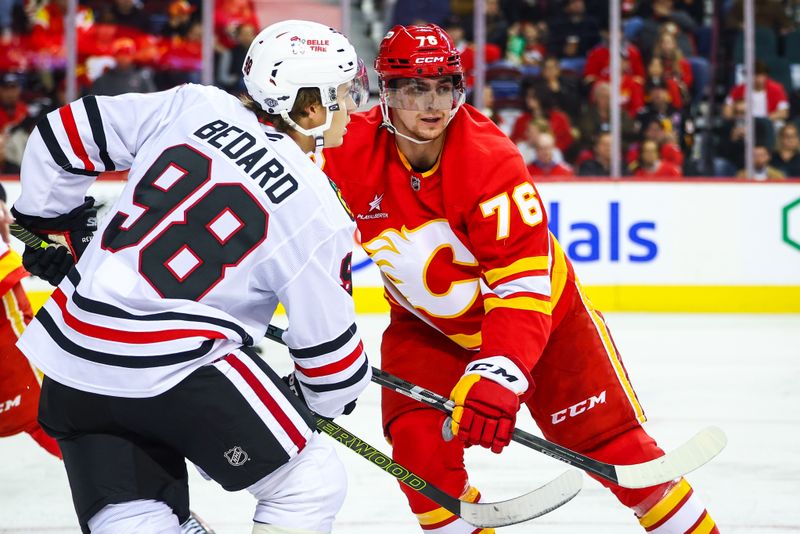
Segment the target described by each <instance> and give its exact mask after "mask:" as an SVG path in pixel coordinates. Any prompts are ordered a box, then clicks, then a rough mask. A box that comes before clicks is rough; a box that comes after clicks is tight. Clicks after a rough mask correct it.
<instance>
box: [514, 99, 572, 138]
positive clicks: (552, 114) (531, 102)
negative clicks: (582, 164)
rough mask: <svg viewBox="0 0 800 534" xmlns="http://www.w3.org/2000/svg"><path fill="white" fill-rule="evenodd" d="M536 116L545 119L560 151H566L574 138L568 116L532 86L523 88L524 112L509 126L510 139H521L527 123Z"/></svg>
mask: <svg viewBox="0 0 800 534" xmlns="http://www.w3.org/2000/svg"><path fill="white" fill-rule="evenodd" d="M536 118H543V119H545V120H547V122H548V124H549V125H550V129H551V131H552V133H553V136H554V137H555V139H556V146H558V148H559V150H561V151H562V152H566V151H567V150H568V149H569V147H570V146H571V145H572V143H573V141H574V140H575V132H573V131H572V123H570V120H569V117H568V116H567V114H566V113H564V112H563V111H561V110H560V109H558V108H557V107H556V106H555V105H553V101H552V100H551V99H550V97H549V96H544V97H542V96H539V95H538V94H537V92H536V88H535V87H533V86H530V87H527V88H526V89H525V112H524V113H522V114H521V115H520V116H519V117H517V120H516V122H514V126H513V127H512V128H511V135H510V137H511V140H512V141H514V142H515V143H516V142H517V141H519V140H520V139H522V138H523V136H524V135H525V129H526V128H527V127H528V123H529V122H530V121H531V119H536Z"/></svg>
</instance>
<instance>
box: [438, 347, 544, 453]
mask: <svg viewBox="0 0 800 534" xmlns="http://www.w3.org/2000/svg"><path fill="white" fill-rule="evenodd" d="M530 384H531V377H530V374H529V373H528V372H527V371H526V370H524V369H523V368H522V367H521V366H519V365H517V364H516V363H515V362H514V361H513V360H511V359H510V358H508V357H506V356H491V357H489V358H482V359H480V360H475V361H473V362H470V364H469V365H467V368H466V370H465V373H464V375H463V376H462V377H461V379H460V380H459V381H458V383H457V384H456V386H455V387H454V388H453V391H452V392H451V393H450V398H451V399H452V400H453V402H454V403H455V408H453V412H452V414H451V423H450V424H451V429H452V432H453V435H454V436H456V437H458V439H460V440H461V441H463V442H464V444H465V445H466V446H470V445H480V446H482V447H486V448H488V449H491V450H492V452H495V453H499V452H500V451H502V450H503V448H504V447H505V446H506V445H508V444H509V443H510V442H511V436H512V434H513V432H514V425H515V423H516V420H517V411H518V410H519V407H520V402H521V400H524V399H526V398H527V397H528V396H529V395H530V394H531V393H532V389H531V388H529V385H530ZM521 397H522V399H521Z"/></svg>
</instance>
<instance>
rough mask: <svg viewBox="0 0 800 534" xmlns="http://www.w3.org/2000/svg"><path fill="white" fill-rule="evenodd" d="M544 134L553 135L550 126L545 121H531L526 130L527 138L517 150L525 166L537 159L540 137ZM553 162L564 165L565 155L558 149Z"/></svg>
mask: <svg viewBox="0 0 800 534" xmlns="http://www.w3.org/2000/svg"><path fill="white" fill-rule="evenodd" d="M543 133H547V134H551V135H552V132H551V131H550V125H549V124H548V123H547V121H546V120H545V119H541V118H539V119H531V121H530V122H529V123H528V127H527V128H526V129H525V137H524V138H523V139H522V140H521V141H519V142H518V143H517V148H518V149H519V152H520V154H522V159H524V160H525V165H530V164H531V163H533V161H534V160H535V159H536V145H537V143H538V142H539V136H540V135H541V134H543ZM553 161H555V162H556V163H563V161H564V155H563V154H562V153H561V151H560V150H559V149H558V147H556V148H554V149H553Z"/></svg>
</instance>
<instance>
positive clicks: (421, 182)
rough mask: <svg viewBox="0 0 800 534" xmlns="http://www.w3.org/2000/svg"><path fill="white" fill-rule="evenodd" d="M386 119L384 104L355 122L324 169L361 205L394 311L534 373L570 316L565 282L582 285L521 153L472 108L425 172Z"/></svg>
mask: <svg viewBox="0 0 800 534" xmlns="http://www.w3.org/2000/svg"><path fill="white" fill-rule="evenodd" d="M380 124H381V113H380V109H379V108H377V107H376V108H374V109H372V110H371V111H370V112H368V113H357V114H353V115H351V122H350V124H349V125H348V127H347V130H348V133H347V136H346V138H345V143H344V145H343V146H341V147H338V148H335V149H326V150H325V151H324V153H323V155H324V157H325V160H324V162H323V170H324V171H325V172H326V173H327V174H328V176H329V177H330V178H331V179H332V180H333V181H334V182H336V183H337V185H338V186H339V187H340V189H341V192H342V195H343V197H344V199H345V201H346V202H347V203H348V205H349V207H350V209H351V210H352V212H353V214H354V217H355V219H356V222H357V224H358V228H359V230H360V232H361V240H362V244H363V247H364V249H365V250H366V252H367V253H368V254H369V256H370V257H371V258H372V260H373V261H374V262H375V263H376V264H377V265H378V266H379V267H380V269H381V272H382V274H383V277H384V281H385V286H386V296H387V299H388V300H389V302H390V304H391V306H392V307H393V309H395V310H398V311H399V310H406V311H407V312H409V313H413V314H414V315H416V316H417V317H418V318H419V319H421V320H423V321H425V322H426V323H428V324H429V325H431V326H433V327H435V328H437V329H438V330H440V331H441V332H443V333H444V334H445V335H447V336H448V337H449V338H450V339H452V340H453V341H455V342H456V343H458V344H459V345H461V346H463V347H466V348H471V349H476V350H477V349H480V350H481V352H482V353H483V354H485V355H487V356H491V355H511V356H515V357H517V358H518V359H519V360H520V361H522V362H524V363H525V364H526V365H528V366H529V368H530V367H532V366H533V364H534V363H535V361H536V360H537V359H538V358H539V356H540V355H541V353H542V350H543V349H544V346H545V344H546V343H547V340H548V337H549V335H550V332H551V331H552V329H553V328H554V327H555V325H556V324H557V323H558V322H559V318H560V316H561V315H563V309H562V308H564V307H565V306H558V303H559V299H560V298H561V296H562V293H563V292H564V290H565V287H567V288H568V290H571V289H569V288H573V287H575V286H574V275H573V271H572V267H571V266H570V264H569V261H568V260H567V259H566V258H565V256H564V253H563V251H562V250H561V247H560V246H559V245H558V243H557V242H556V240H555V238H554V237H553V236H552V235H551V234H550V232H549V231H548V228H547V217H546V214H545V211H544V209H543V205H542V202H541V200H540V198H539V194H538V192H537V190H536V187H535V185H534V184H533V181H532V179H531V177H530V176H529V175H528V172H527V170H526V168H525V163H524V161H523V159H522V156H521V155H520V153H519V151H518V150H517V148H516V147H515V146H514V144H513V143H512V142H511V141H510V140H509V139H508V137H507V136H505V135H504V134H503V133H502V132H501V131H500V130H499V129H498V128H497V127H496V126H495V125H494V124H493V123H492V122H491V121H490V120H489V119H488V118H486V117H485V116H483V115H482V114H480V113H479V112H478V111H477V110H476V109H475V108H473V107H471V106H468V105H465V106H464V107H463V109H461V110H459V111H458V113H456V115H455V117H454V118H453V120H452V122H451V123H450V125H449V126H448V128H447V133H446V139H445V143H444V148H443V151H442V154H441V155H440V157H439V160H438V161H437V163H436V164H435V165H434V167H433V168H432V169H430V170H429V171H427V172H424V173H419V172H415V171H414V170H413V169H412V168H411V166H410V165H409V163H408V162H407V161H406V159H405V158H404V157H403V155H402V153H400V152H399V150H398V149H397V146H396V144H395V137H394V136H393V135H392V134H390V133H389V132H388V131H387V130H386V129H385V128H381V127H380Z"/></svg>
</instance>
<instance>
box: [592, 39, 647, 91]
mask: <svg viewBox="0 0 800 534" xmlns="http://www.w3.org/2000/svg"><path fill="white" fill-rule="evenodd" d="M602 35H603V41H602V42H601V43H600V44H599V45H597V46H596V47H594V48H593V49H592V51H591V52H589V56H588V57H587V58H586V66H585V67H584V69H583V83H584V84H585V85H586V86H587V87H590V86H592V85H594V83H595V82H597V81H609V80H610V79H611V52H610V48H609V41H608V32H607V31H603V32H602ZM619 50H620V54H621V56H622V60H623V63H624V65H622V67H621V68H622V72H623V73H625V74H629V75H631V76H633V78H634V79H635V80H636V81H637V82H639V83H642V82H643V81H644V77H645V72H644V63H643V62H642V54H641V53H640V52H639V49H638V48H636V45H634V44H633V43H631V42H628V41H621V42H620V47H619Z"/></svg>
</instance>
